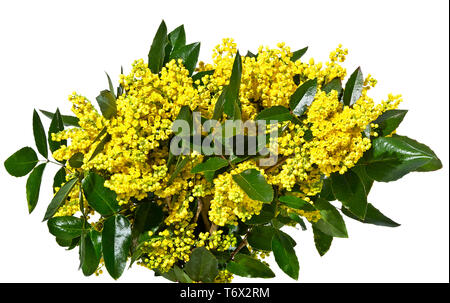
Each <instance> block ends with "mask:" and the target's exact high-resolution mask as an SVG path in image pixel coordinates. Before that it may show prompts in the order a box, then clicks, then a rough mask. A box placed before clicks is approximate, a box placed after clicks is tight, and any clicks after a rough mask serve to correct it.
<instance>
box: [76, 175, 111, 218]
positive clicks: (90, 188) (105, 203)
mask: <svg viewBox="0 0 450 303" xmlns="http://www.w3.org/2000/svg"><path fill="white" fill-rule="evenodd" d="M104 183H105V179H104V178H103V177H102V176H100V175H97V174H96V173H94V172H90V173H89V174H88V175H87V176H86V177H85V178H84V180H83V192H84V195H85V196H86V199H87V201H88V203H89V205H90V206H91V207H92V208H93V209H95V210H96V211H97V212H99V213H100V214H101V215H102V216H109V215H112V214H114V213H116V212H118V211H119V210H120V206H119V204H118V203H117V194H116V193H115V192H114V191H112V190H110V189H109V188H106V187H105V186H104Z"/></svg>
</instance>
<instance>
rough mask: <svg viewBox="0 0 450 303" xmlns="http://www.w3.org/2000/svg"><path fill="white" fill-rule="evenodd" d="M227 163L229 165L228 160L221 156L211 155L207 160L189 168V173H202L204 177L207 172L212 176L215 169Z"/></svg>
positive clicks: (225, 165)
mask: <svg viewBox="0 0 450 303" xmlns="http://www.w3.org/2000/svg"><path fill="white" fill-rule="evenodd" d="M228 165H229V163H228V161H227V160H225V159H223V158H220V157H211V158H208V160H206V161H205V162H202V163H199V164H197V165H196V166H194V167H193V168H192V169H191V173H193V174H197V173H204V174H205V177H206V176H207V175H208V174H212V176H214V173H215V172H216V170H219V169H221V168H224V167H227V166H228Z"/></svg>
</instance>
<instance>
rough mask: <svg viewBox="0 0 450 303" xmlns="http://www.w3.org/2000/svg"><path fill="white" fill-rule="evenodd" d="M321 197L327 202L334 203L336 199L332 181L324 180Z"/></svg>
mask: <svg viewBox="0 0 450 303" xmlns="http://www.w3.org/2000/svg"><path fill="white" fill-rule="evenodd" d="M320 197H321V198H323V199H325V200H327V201H334V200H336V197H335V196H334V195H333V190H332V188H331V179H330V178H325V179H323V184H322V191H321V192H320Z"/></svg>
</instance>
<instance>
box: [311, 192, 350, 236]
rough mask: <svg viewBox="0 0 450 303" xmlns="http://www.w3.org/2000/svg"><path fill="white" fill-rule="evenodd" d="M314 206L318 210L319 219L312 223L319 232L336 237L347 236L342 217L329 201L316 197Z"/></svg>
mask: <svg viewBox="0 0 450 303" xmlns="http://www.w3.org/2000/svg"><path fill="white" fill-rule="evenodd" d="M314 206H315V207H316V208H317V209H318V210H320V216H321V218H320V220H319V221H317V222H316V223H314V224H313V226H314V227H316V228H317V229H319V230H320V231H321V232H323V233H325V234H327V235H329V236H333V237H338V238H348V234H347V228H346V226H345V222H344V219H342V216H341V214H340V213H339V211H338V210H337V209H336V208H335V207H334V206H333V205H331V204H330V202H328V201H326V200H324V199H322V198H317V200H316V202H315V203H314Z"/></svg>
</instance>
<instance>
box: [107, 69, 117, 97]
mask: <svg viewBox="0 0 450 303" xmlns="http://www.w3.org/2000/svg"><path fill="white" fill-rule="evenodd" d="M105 74H106V77H107V78H108V85H109V91H110V92H111V94H112V95H113V97H114V99H116V95H114V86H113V84H112V82H111V78H110V77H109V75H108V73H107V72H105Z"/></svg>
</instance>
